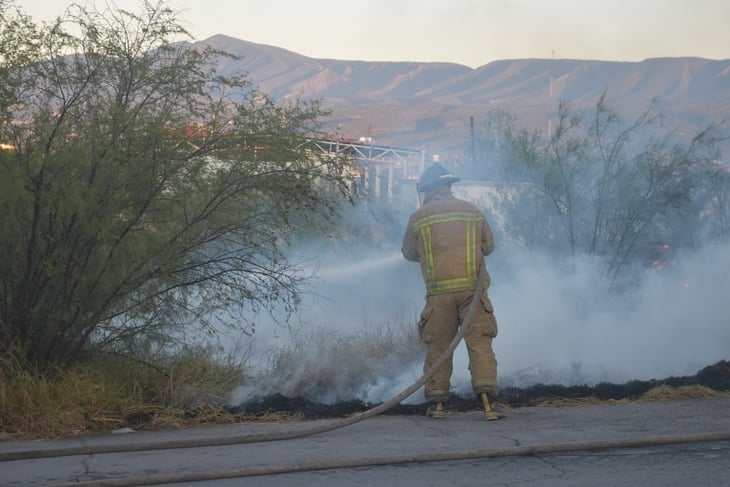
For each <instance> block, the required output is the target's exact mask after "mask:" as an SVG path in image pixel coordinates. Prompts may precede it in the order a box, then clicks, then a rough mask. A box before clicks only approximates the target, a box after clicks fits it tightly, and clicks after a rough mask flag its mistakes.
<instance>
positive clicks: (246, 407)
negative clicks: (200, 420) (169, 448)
mask: <svg viewBox="0 0 730 487" xmlns="http://www.w3.org/2000/svg"><path fill="white" fill-rule="evenodd" d="M660 386H667V387H672V388H678V387H684V386H703V387H706V388H708V389H711V390H714V391H717V392H730V362H729V361H726V360H722V361H720V362H717V363H715V364H713V365H709V366H707V367H704V368H703V369H701V370H700V371H699V372H697V374H695V375H693V376H684V377H668V378H666V379H652V380H646V381H640V380H632V381H628V382H626V383H624V384H611V383H599V384H596V385H595V386H587V385H575V386H564V385H554V384H536V385H534V386H530V387H526V388H517V387H506V388H503V389H502V390H501V391H500V397H499V401H500V403H502V404H504V405H506V406H508V407H511V408H517V407H528V406H536V405H539V404H544V403H546V402H549V401H555V400H582V399H596V400H599V401H608V400H636V399H639V398H641V396H642V395H644V394H646V393H647V392H649V391H651V390H653V389H656V388H658V387H660ZM377 405H378V404H370V403H366V402H363V401H360V400H349V401H342V402H338V403H334V404H322V403H317V402H314V401H310V400H308V399H304V398H301V397H294V398H290V397H285V396H283V395H280V394H273V395H270V396H267V397H263V398H259V399H257V400H255V401H252V402H249V403H247V404H243V405H241V406H238V407H236V408H233V409H232V412H235V413H248V414H255V415H261V414H268V413H272V412H276V413H286V414H296V415H301V416H303V417H304V418H306V419H323V418H336V417H344V416H348V415H350V414H355V413H359V412H362V411H367V410H368V409H370V408H372V407H375V406H377ZM448 408H449V409H450V410H454V411H471V410H475V409H477V408H478V403H477V401H476V399H475V398H473V397H468V398H466V397H461V396H452V397H451V398H450V400H449V403H448ZM425 409H426V405H425V404H399V405H397V406H395V407H393V408H391V409H389V410H388V411H386V412H385V413H383V414H389V415H416V414H418V415H420V414H423V412H424V411H425Z"/></svg>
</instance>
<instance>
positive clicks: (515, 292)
mask: <svg viewBox="0 0 730 487" xmlns="http://www.w3.org/2000/svg"><path fill="white" fill-rule="evenodd" d="M487 216H488V218H489V217H490V215H489V214H488V215H487ZM405 218H407V216H405V217H404V219H403V226H405V223H406V222H405ZM399 244H400V242H397V244H396V243H395V242H394V245H392V246H391V247H390V248H386V249H384V250H381V251H377V252H376V251H371V252H363V251H362V250H359V251H357V252H353V253H348V252H343V253H342V254H341V255H340V254H338V255H328V256H319V257H318V259H317V265H318V271H317V276H318V277H317V279H316V280H315V281H313V283H312V289H311V292H310V293H309V294H307V295H305V299H304V301H303V303H302V309H301V314H300V315H299V318H298V320H297V321H296V322H293V323H290V324H289V325H288V326H282V325H281V324H279V325H277V324H271V325H263V324H262V325H259V327H258V328H257V331H256V334H255V335H254V337H253V342H252V346H251V351H250V357H249V362H250V364H251V365H252V366H253V367H254V368H255V369H256V370H258V374H257V376H256V377H255V378H254V379H253V380H251V381H249V382H248V383H247V384H245V385H242V386H241V388H239V390H238V391H236V393H235V394H234V397H233V398H232V402H233V403H236V404H241V403H245V402H248V401H250V400H252V399H254V398H256V397H261V396H265V395H269V394H277V393H278V394H283V395H286V396H289V397H295V396H303V397H307V398H309V399H313V400H317V401H319V402H334V401H342V400H349V399H359V400H363V401H366V402H370V403H376V402H382V401H386V400H388V399H389V398H390V397H392V396H394V395H396V394H398V393H400V392H401V391H402V390H404V389H405V388H406V387H407V386H409V385H410V384H411V383H413V382H414V381H415V380H416V379H417V378H418V377H420V375H421V373H422V360H423V349H422V346H421V344H420V343H418V340H417V337H416V335H415V327H416V321H417V319H418V315H419V313H420V311H421V307H422V305H423V302H424V301H423V283H422V281H421V277H420V272H419V268H418V265H417V264H415V263H412V262H406V261H405V260H403V258H402V257H401V255H400V251H399ZM501 244H503V243H502V242H499V241H497V248H496V250H495V252H494V253H493V254H492V255H490V256H488V257H487V267H488V269H489V271H490V274H491V277H492V284H491V287H490V290H489V292H490V295H491V298H492V301H493V303H494V306H495V314H496V316H497V320H498V323H499V336H498V337H497V338H496V340H495V342H494V346H495V352H496V354H497V360H498V362H499V380H500V384H501V385H503V386H517V387H525V386H529V385H534V384H538V383H543V384H561V385H579V384H581V385H582V384H585V385H595V384H597V383H599V382H613V383H623V382H626V381H629V380H633V379H637V380H648V379H652V378H657V379H660V378H666V377H670V376H680V375H693V374H695V373H696V372H697V371H698V370H699V369H701V368H702V367H704V366H706V365H708V364H711V363H715V362H717V361H719V360H725V359H728V357H730V303H729V302H728V300H727V290H728V289H730V273H728V272H727V270H728V269H730V244H728V243H710V244H707V245H705V246H704V247H703V248H701V249H699V250H696V251H693V252H687V253H684V254H680V255H675V256H673V259H672V260H671V261H670V262H669V263H668V264H667V265H666V266H665V267H664V268H662V270H661V271H655V270H652V269H646V270H643V271H642V272H641V273H639V274H637V278H636V280H635V281H634V282H632V283H630V285H627V286H625V287H624V288H623V291H620V292H615V291H614V292H609V291H607V289H606V286H605V284H604V283H605V277H604V276H603V275H602V272H603V267H602V263H601V262H600V260H599V259H597V258H588V257H582V258H581V257H579V258H571V259H569V260H559V259H556V258H555V257H554V256H550V255H542V254H540V253H539V252H534V251H526V250H524V249H519V248H514V247H510V246H508V245H501ZM313 257H316V256H313ZM467 366H468V365H467V358H466V351H465V349H464V347H463V345H461V346H460V347H459V348H458V349H457V351H456V353H455V357H454V375H453V379H452V388H453V390H454V392H455V393H457V394H460V395H463V396H468V395H469V394H470V379H469V374H468V369H467ZM422 401H423V396H422V392H418V393H416V394H414V395H413V396H412V397H411V398H409V399H408V400H407V401H406V402H411V403H420V402H422Z"/></svg>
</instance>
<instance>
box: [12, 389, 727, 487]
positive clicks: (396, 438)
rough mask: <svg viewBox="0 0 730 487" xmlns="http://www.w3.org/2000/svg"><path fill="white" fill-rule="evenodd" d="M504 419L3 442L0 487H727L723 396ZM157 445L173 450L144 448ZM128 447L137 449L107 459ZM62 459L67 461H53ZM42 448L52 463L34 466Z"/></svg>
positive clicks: (515, 413) (524, 411)
mask: <svg viewBox="0 0 730 487" xmlns="http://www.w3.org/2000/svg"><path fill="white" fill-rule="evenodd" d="M507 412H508V417H507V418H505V419H503V420H500V421H494V422H486V421H484V420H483V419H482V415H481V414H480V413H479V412H476V411H475V412H467V413H461V412H450V413H449V414H448V415H447V417H446V418H444V419H440V420H434V419H430V418H426V417H423V416H379V417H375V418H371V419H367V420H365V421H362V422H358V423H355V424H353V425H350V426H347V427H344V428H340V429H336V430H333V431H328V432H325V433H320V434H316V435H310V436H304V437H300V438H295V439H287V440H283V441H266V442H257V443H244V444H228V445H219V446H205V447H201V446H198V447H195V445H196V443H200V442H205V443H206V444H208V445H209V444H210V442H211V440H212V439H223V440H226V439H229V440H230V439H232V438H240V437H242V436H244V437H245V436H250V435H266V434H270V433H274V434H277V433H282V432H292V431H302V432H304V431H308V430H310V429H311V428H313V427H317V426H318V425H322V424H325V423H327V421H316V422H302V423H295V424H276V425H263V424H242V425H232V426H223V427H208V428H197V429H193V430H185V431H163V432H135V433H129V434H125V435H102V436H96V437H91V438H85V439H76V440H60V441H46V440H44V441H5V442H0V485H2V486H4V487H20V486H23V487H33V486H44V487H48V486H70V485H76V486H79V485H80V486H90V485H117V486H120V485H166V486H171V485H181V484H180V483H176V481H184V482H185V483H183V484H182V485H185V486H188V487H189V486H199V487H203V486H205V487H212V486H224V487H227V486H240V485H245V486H287V487H291V486H297V487H300V486H338V487H339V486H359V485H381V486H389V485H393V486H396V485H397V486H418V487H428V486H439V487H441V486H443V485H455V486H477V485H479V486H484V485H497V486H523V485H524V486H573V485H575V486H579V485H580V486H592V487H595V486H597V487H601V486H617V485H622V486H623V485H628V486H633V485H640V486H642V487H647V486H677V487H679V486H681V487H689V486H705V485H706V486H720V485H730V480H728V479H730V397H725V398H713V399H697V400H682V401H668V402H641V403H606V404H601V405H592V406H580V407H532V408H519V409H512V410H508V411H507ZM257 437H258V436H257ZM162 444H167V445H169V444H175V445H176V446H177V447H176V448H174V449H154V450H141V448H146V447H149V446H153V447H154V446H160V445H162ZM124 445H128V446H130V447H131V448H132V449H134V450H135V451H127V452H124V451H117V452H114V453H103V451H102V450H103V449H104V448H106V447H107V446H111V447H113V448H116V449H121V446H124ZM182 446H193V448H182ZM71 448H73V449H76V450H69V449H71ZM85 448H86V449H88V450H89V451H88V452H84V449H85ZM77 450H78V451H77ZM63 451H65V452H69V451H73V452H74V454H71V455H64V456H52V455H53V454H54V453H58V452H63ZM39 452H41V453H42V454H43V455H46V456H48V457H47V458H30V457H31V456H35V455H31V454H32V453H36V454H37V453H39ZM13 458H16V459H13Z"/></svg>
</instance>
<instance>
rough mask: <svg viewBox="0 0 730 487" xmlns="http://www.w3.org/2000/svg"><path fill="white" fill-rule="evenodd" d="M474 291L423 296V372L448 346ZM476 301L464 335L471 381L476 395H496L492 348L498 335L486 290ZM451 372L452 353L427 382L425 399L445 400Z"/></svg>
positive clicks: (421, 333)
mask: <svg viewBox="0 0 730 487" xmlns="http://www.w3.org/2000/svg"><path fill="white" fill-rule="evenodd" d="M473 295H474V290H473V289H467V290H462V291H454V292H449V293H442V294H434V295H431V296H427V297H426V305H425V307H424V308H423V311H422V312H421V319H420V320H419V322H418V332H419V335H420V337H421V341H422V342H423V343H424V344H425V345H426V359H425V362H424V365H423V371H424V372H426V371H427V370H429V369H430V368H431V366H432V365H433V363H435V362H436V361H437V360H438V358H439V357H440V356H441V355H442V354H443V353H444V352H445V351H446V349H448V348H449V344H450V343H451V341H452V340H453V338H454V336H456V334H457V332H458V329H459V327H460V326H461V325H462V323H463V320H464V318H465V317H466V314H467V311H468V309H469V304H470V303H471V300H472V296H473ZM479 301H480V302H479V304H478V305H477V307H476V310H475V312H474V315H473V318H472V321H471V323H470V324H469V329H468V330H467V333H466V335H465V336H464V341H465V343H466V349H467V352H468V354H469V372H470V374H471V385H472V389H473V391H474V393H475V394H477V395H478V394H479V393H482V392H489V393H490V394H492V395H493V397H496V396H497V392H498V389H497V359H496V357H495V355H494V351H493V350H492V339H493V338H494V337H496V336H497V320H496V318H495V317H494V308H493V307H492V303H491V301H490V300H489V297H488V295H487V291H486V290H484V292H483V293H482V296H480V300H479ZM452 372H453V354H452V356H451V357H449V359H448V360H447V361H446V362H445V363H444V364H443V365H442V366H441V367H440V368H439V369H438V371H437V372H436V373H435V374H434V376H433V377H432V378H431V379H429V380H428V382H426V385H425V396H426V399H427V400H428V401H446V400H448V397H449V388H450V385H451V384H450V382H451V374H452Z"/></svg>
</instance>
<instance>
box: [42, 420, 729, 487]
mask: <svg viewBox="0 0 730 487" xmlns="http://www.w3.org/2000/svg"><path fill="white" fill-rule="evenodd" d="M716 441H730V431H727V432H724V433H705V434H696V435H672V436H654V437H643V438H623V439H613V440H595V441H584V442H571V443H558V444H543V445H532V446H515V447H510V448H495V449H489V450H464V451H451V452H438V453H422V454H415V455H399V456H389V457H366V458H347V459H342V460H329V461H324V462H312V463H300V464H296V465H271V466H259V467H245V468H237V469H232V470H217V471H210V472H190V473H182V474H161V475H147V476H140V477H127V478H116V479H108V480H93V481H81V482H74V483H70V484H63V485H56V486H55V487H138V486H143V485H161V484H175V483H187V482H205V481H213V480H222V479H232V478H244V477H260V476H266V475H279V474H287V473H300V472H314V471H318V470H335V469H341V468H357V467H378V466H386V465H403V464H407V463H430V462H449V461H468V460H482V459H489V458H501V457H518V456H530V455H548V454H559V453H569V452H577V451H586V452H587V451H596V450H608V449H615V448H641V447H644V448H646V447H656V446H667V445H676V444H683V443H708V442H716Z"/></svg>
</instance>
